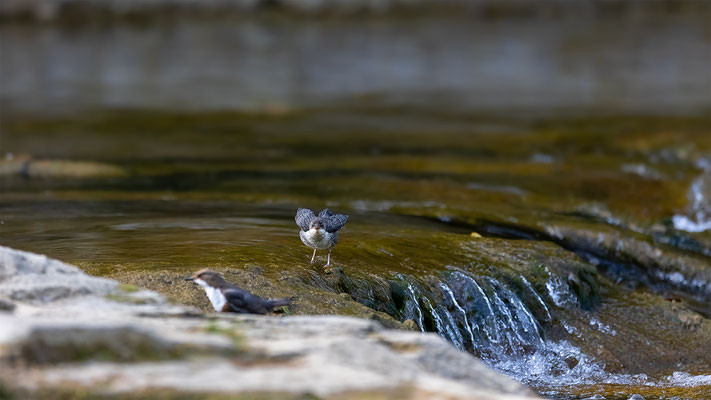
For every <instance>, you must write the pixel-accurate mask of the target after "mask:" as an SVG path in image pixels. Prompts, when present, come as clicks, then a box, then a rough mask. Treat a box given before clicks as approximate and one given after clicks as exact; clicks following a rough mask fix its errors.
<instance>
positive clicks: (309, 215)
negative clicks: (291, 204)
mask: <svg viewBox="0 0 711 400" xmlns="http://www.w3.org/2000/svg"><path fill="white" fill-rule="evenodd" d="M314 218H316V216H315V215H314V213H313V211H311V210H309V209H308V208H299V209H298V210H296V217H294V220H295V221H296V225H299V228H301V230H302V231H304V232H307V231H308V230H309V228H310V227H311V221H313V219H314Z"/></svg>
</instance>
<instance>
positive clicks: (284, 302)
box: [269, 299, 291, 308]
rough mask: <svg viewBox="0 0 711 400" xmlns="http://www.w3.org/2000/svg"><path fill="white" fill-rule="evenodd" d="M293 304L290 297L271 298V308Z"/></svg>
mask: <svg viewBox="0 0 711 400" xmlns="http://www.w3.org/2000/svg"><path fill="white" fill-rule="evenodd" d="M289 304H291V300H289V299H278V300H269V308H275V307H283V306H288V305H289Z"/></svg>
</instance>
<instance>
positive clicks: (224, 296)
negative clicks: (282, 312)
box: [185, 269, 291, 314]
mask: <svg viewBox="0 0 711 400" xmlns="http://www.w3.org/2000/svg"><path fill="white" fill-rule="evenodd" d="M185 280H186V281H193V282H195V283H197V284H198V285H200V286H202V287H203V289H205V293H207V297H208V298H209V299H210V303H212V307H213V308H214V309H215V311H217V312H233V313H240V314H268V313H269V312H271V311H272V310H273V309H274V307H281V306H288V305H289V304H290V303H291V302H290V301H289V300H288V299H280V300H267V299H263V298H261V297H259V296H255V295H253V294H252V293H249V292H248V291H246V290H244V289H240V288H238V287H237V286H235V285H233V284H231V283H229V282H227V281H226V280H225V279H224V278H223V277H222V275H220V274H218V273H217V272H215V271H211V270H209V269H201V270H200V271H198V272H196V273H194V274H193V276H191V277H189V278H185Z"/></svg>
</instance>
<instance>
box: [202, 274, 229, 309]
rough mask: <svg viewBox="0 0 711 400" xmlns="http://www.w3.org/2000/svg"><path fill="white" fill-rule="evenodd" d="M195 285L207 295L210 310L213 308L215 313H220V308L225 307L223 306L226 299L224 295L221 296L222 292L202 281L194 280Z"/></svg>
mask: <svg viewBox="0 0 711 400" xmlns="http://www.w3.org/2000/svg"><path fill="white" fill-rule="evenodd" d="M195 283H197V284H198V285H200V286H202V287H203V289H205V293H207V298H208V299H210V303H212V308H214V309H215V311H218V312H220V311H222V308H223V307H224V306H225V304H227V299H226V298H225V295H224V294H222V290H220V289H218V288H214V287H212V286H210V285H208V284H207V282H205V281H203V280H202V279H195Z"/></svg>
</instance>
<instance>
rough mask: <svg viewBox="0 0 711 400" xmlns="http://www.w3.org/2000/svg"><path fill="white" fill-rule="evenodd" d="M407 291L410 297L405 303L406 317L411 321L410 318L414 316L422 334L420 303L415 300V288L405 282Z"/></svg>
mask: <svg viewBox="0 0 711 400" xmlns="http://www.w3.org/2000/svg"><path fill="white" fill-rule="evenodd" d="M407 290H408V291H409V293H410V295H411V297H410V298H409V299H408V300H407V302H406V303H405V312H406V315H407V316H408V317H409V318H408V319H412V317H413V316H414V317H415V318H414V320H415V322H417V325H418V326H419V327H420V330H421V331H422V332H424V331H425V319H424V317H423V315H422V308H420V302H419V301H418V300H417V297H418V296H417V292H415V288H414V287H413V286H412V284H411V283H410V282H407Z"/></svg>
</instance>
